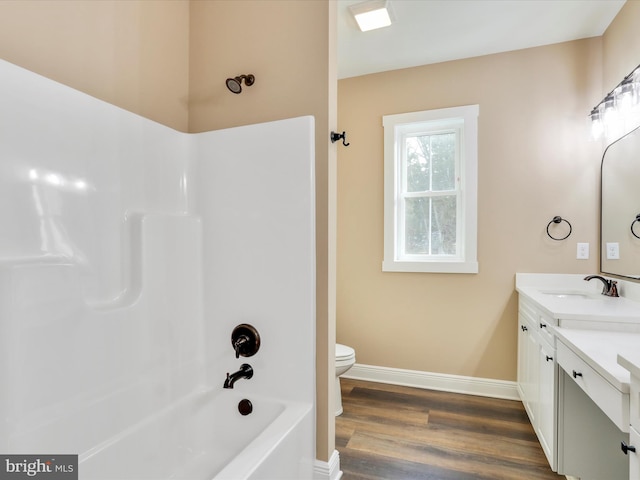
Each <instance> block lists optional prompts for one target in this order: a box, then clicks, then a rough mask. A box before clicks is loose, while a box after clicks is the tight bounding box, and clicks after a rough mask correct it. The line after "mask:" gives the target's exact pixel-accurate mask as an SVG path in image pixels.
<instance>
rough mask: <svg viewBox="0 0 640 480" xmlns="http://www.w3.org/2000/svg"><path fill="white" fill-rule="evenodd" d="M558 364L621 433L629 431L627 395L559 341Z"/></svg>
mask: <svg viewBox="0 0 640 480" xmlns="http://www.w3.org/2000/svg"><path fill="white" fill-rule="evenodd" d="M556 355H557V357H558V364H559V365H560V366H561V367H562V369H563V370H564V371H565V372H567V373H568V374H569V376H570V377H571V378H572V379H573V380H574V381H575V383H576V384H577V385H578V386H579V387H580V388H581V389H582V390H583V391H584V392H585V393H586V394H587V396H588V397H589V398H590V399H591V400H592V401H593V402H594V403H595V404H596V405H597V406H598V407H599V408H600V410H602V411H603V412H604V413H605V414H606V415H607V417H609V419H610V420H611V421H612V422H613V423H615V425H616V426H617V427H618V428H619V429H620V430H622V431H623V432H628V431H629V394H627V393H622V392H621V391H620V390H618V389H617V388H615V387H614V386H613V385H611V384H610V383H609V382H608V381H607V380H605V379H604V377H602V376H601V375H600V374H599V373H598V372H596V371H595V370H594V369H593V368H591V367H590V366H589V365H588V364H587V363H586V362H585V361H583V360H582V359H581V358H580V357H579V356H578V355H576V354H575V353H574V352H573V350H571V349H570V348H569V347H567V346H566V345H565V344H564V343H562V342H561V341H559V342H558V345H557V353H556Z"/></svg>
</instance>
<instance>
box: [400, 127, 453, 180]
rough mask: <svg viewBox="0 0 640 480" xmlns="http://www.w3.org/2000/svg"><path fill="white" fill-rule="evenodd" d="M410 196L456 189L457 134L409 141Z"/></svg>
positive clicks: (429, 136) (407, 157)
mask: <svg viewBox="0 0 640 480" xmlns="http://www.w3.org/2000/svg"><path fill="white" fill-rule="evenodd" d="M405 149H406V162H407V163H406V169H407V172H406V173H407V186H406V191H407V192H428V191H443V190H454V189H455V177H456V134H455V133H453V132H452V133H438V134H433V135H420V136H417V137H407V138H406V141H405Z"/></svg>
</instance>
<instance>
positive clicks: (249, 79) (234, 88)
mask: <svg viewBox="0 0 640 480" xmlns="http://www.w3.org/2000/svg"><path fill="white" fill-rule="evenodd" d="M242 80H244V84H245V85H246V86H247V87H250V86H251V85H253V84H254V82H255V81H256V77H254V76H253V75H252V74H250V73H249V74H248V75H238V76H237V77H233V78H227V81H226V84H227V88H228V89H229V91H231V92H232V93H236V94H237V93H241V92H242Z"/></svg>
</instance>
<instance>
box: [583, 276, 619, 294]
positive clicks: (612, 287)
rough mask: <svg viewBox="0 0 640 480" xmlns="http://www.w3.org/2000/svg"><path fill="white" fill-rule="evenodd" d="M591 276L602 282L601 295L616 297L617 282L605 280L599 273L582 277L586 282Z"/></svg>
mask: <svg viewBox="0 0 640 480" xmlns="http://www.w3.org/2000/svg"><path fill="white" fill-rule="evenodd" d="M593 278H597V279H598V280H600V281H601V282H602V284H603V287H602V295H606V296H607V297H617V296H619V295H618V287H617V283H618V282H616V281H615V280H607V279H606V278H604V277H601V276H600V275H589V276H587V277H584V279H585V280H586V281H587V282H588V281H589V280H591V279H593Z"/></svg>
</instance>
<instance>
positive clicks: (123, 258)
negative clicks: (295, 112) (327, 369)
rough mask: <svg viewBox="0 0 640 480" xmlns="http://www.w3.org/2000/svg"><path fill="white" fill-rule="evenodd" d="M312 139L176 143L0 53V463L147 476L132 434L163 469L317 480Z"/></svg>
mask: <svg viewBox="0 0 640 480" xmlns="http://www.w3.org/2000/svg"><path fill="white" fill-rule="evenodd" d="M313 139H314V122H313V118H312V117H300V118H295V119H288V120H282V121H276V122H269V123H266V124H260V125H251V126H246V127H238V128H233V129H227V130H220V131H214V132H206V133H201V134H184V133H180V132H177V131H174V130H172V129H170V128H168V127H165V126H162V125H160V124H157V123H154V122H152V121H150V120H148V119H145V118H142V117H140V116H138V115H135V114H132V113H130V112H127V111H124V110H122V109H120V108H117V107H115V106H113V105H110V104H107V103H105V102H102V101H100V100H97V99H95V98H92V97H90V96H88V95H86V94H83V93H81V92H78V91H76V90H73V89H71V88H69V87H66V86H64V85H61V84H58V83H56V82H53V81H51V80H49V79H46V78H44V77H41V76H39V75H36V74H34V73H32V72H29V71H26V70H24V69H22V68H19V67H16V66H14V65H11V64H9V63H7V62H4V61H0V224H1V225H2V234H0V422H1V424H0V453H21V454H48V453H58V454H61V453H77V454H79V455H80V466H79V471H80V478H83V479H85V478H99V477H100V476H102V477H103V478H107V477H108V478H127V476H128V475H129V478H131V477H130V474H129V472H132V471H133V470H135V471H136V472H137V473H136V478H142V477H140V476H139V475H140V473H139V472H143V471H145V470H144V468H142V466H141V465H139V464H135V462H136V461H137V462H139V461H141V460H139V459H138V460H136V458H137V456H136V455H130V456H129V457H127V458H124V457H123V455H122V453H118V452H119V451H120V452H122V451H123V450H122V448H121V447H123V446H124V445H125V444H126V442H127V441H131V439H132V438H135V439H136V440H135V441H133V442H132V443H130V444H129V445H130V446H129V447H128V448H135V446H136V445H139V448H140V449H141V450H140V451H141V452H142V451H144V452H145V455H140V456H139V457H140V458H142V459H143V460H144V462H151V463H153V462H154V461H157V462H159V463H158V465H160V464H161V465H162V469H161V470H160V474H161V475H162V478H202V479H210V478H256V479H258V478H292V479H293V478H295V479H302V478H311V477H312V468H313V467H312V463H313V458H314V457H315V407H314V404H315V341H314V338H315V220H314V218H315V217H314V212H315V209H314V175H313V172H314V141H313ZM240 323H250V324H252V325H254V326H255V327H256V328H257V329H258V331H259V332H260V334H261V338H262V345H261V348H260V351H259V352H258V353H257V354H256V355H255V356H253V357H250V358H240V359H236V358H235V356H234V351H233V348H232V346H231V342H230V335H231V331H232V330H233V328H234V326H235V325H237V324H240ZM244 362H246V363H250V364H251V365H252V366H253V368H254V371H255V374H254V376H253V378H252V379H250V380H244V379H243V380H240V381H238V382H237V383H236V387H235V389H234V390H225V389H223V388H222V384H223V381H224V379H225V375H226V372H231V371H235V370H237V369H238V367H239V365H240V364H241V363H244ZM203 398H206V399H209V400H210V402H209V400H207V405H209V404H210V405H215V408H213V407H212V408H208V409H205V410H206V411H207V413H206V414H205V415H200V416H197V417H193V415H196V413H195V410H198V408H199V407H198V408H195V407H196V406H197V405H199V404H198V402H202V401H203V400H202V399H203ZM229 398H233V399H234V402H235V399H236V398H248V399H250V400H251V401H252V402H253V404H254V411H255V412H256V413H255V414H251V415H249V416H247V417H242V416H241V415H240V414H239V413H238V412H237V410H236V408H235V405H237V402H235V403H234V402H230V401H229ZM194 399H199V400H197V401H196V400H194ZM193 402H195V403H193ZM263 405H264V408H265V409H267V408H268V409H272V408H273V409H274V410H273V412H279V413H277V414H275V413H274V414H273V416H272V417H270V418H269V419H268V421H267V420H265V417H262V416H261V415H262V413H260V411H261V408H262V406H263ZM180 415H183V417H180ZM217 415H220V416H221V417H220V418H218V419H217V420H216V418H217ZM194 418H197V421H194ZM221 418H224V421H220V419H221ZM260 418H261V420H260ZM252 422H253V424H252ZM265 422H266V423H265ZM254 427H255V430H253V428H254ZM261 432H262V433H261ZM209 436H210V437H214V438H215V441H213V440H212V439H211V438H209ZM159 438H172V439H173V440H174V441H172V442H164V443H162V442H160V443H159V444H157V448H151V449H150V448H147V447H148V445H149V444H150V442H154V441H158V439H159ZM242 438H244V439H246V443H247V444H246V445H245V444H244V443H245V442H242V441H241V440H240V439H242ZM254 438H255V440H254ZM118 442H125V443H122V444H120V445H118ZM198 442H200V443H198ZM238 442H240V443H238ZM145 444H146V445H147V447H143V445H145ZM225 445H235V446H236V447H237V448H236V450H237V451H235V450H234V451H233V452H232V454H231V455H230V456H229V458H230V459H232V458H234V457H235V458H236V460H235V461H232V460H230V461H229V462H226V460H225V461H224V462H223V464H222V465H218V466H216V467H214V466H213V463H215V462H212V466H211V468H207V466H206V462H205V463H204V464H198V465H200V466H198V465H196V463H197V462H202V458H203V457H204V458H207V457H211V458H212V456H214V455H215V454H216V452H215V451H216V450H219V449H221V448H222V447H223V446H225ZM119 448H120V450H119ZM276 453H277V454H278V455H280V456H279V457H276V456H275V455H276ZM227 454H229V452H227ZM270 455H271V457H270ZM196 457H197V460H196ZM190 462H191V463H190ZM234 462H235V463H234ZM98 464H100V465H102V466H101V467H100V469H98V470H100V471H101V474H100V475H99V474H98V473H97V471H98V470H95V469H94V470H95V471H94V470H92V465H98ZM104 465H109V468H111V469H112V470H110V471H108V472H105V471H104V470H103V469H104V468H105V467H104ZM233 465H236V467H237V468H238V469H235V470H234V468H236V467H234V466H233ZM200 467H202V468H200ZM83 468H84V471H83ZM140 468H142V470H141V469H140ZM190 469H191V470H190ZM194 469H195V470H194ZM196 470H197V471H199V472H201V474H199V475H201V476H197V477H193V476H192V473H189V472H193V471H196ZM92 472H93V473H92ZM218 473H219V474H220V475H221V476H220V477H216V474H218ZM158 474H159V473H158V472H157V471H156V472H155V473H152V472H151V470H149V477H147V478H158ZM105 475H106V477H105ZM185 475H186V477H185Z"/></svg>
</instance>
